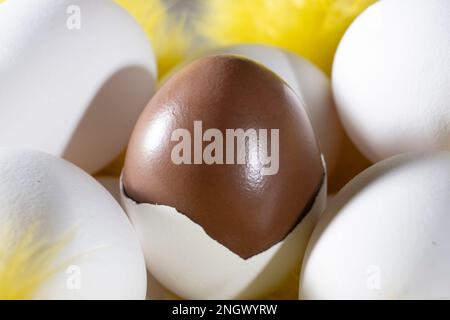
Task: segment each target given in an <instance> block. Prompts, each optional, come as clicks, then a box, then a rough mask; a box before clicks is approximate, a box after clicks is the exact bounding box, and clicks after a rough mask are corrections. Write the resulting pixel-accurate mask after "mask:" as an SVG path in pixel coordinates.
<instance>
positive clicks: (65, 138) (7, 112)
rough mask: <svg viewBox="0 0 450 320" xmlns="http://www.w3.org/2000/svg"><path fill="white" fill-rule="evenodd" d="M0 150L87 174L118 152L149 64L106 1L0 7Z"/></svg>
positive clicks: (143, 41)
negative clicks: (34, 153) (29, 152)
mask: <svg viewBox="0 0 450 320" xmlns="http://www.w3.org/2000/svg"><path fill="white" fill-rule="evenodd" d="M0 43H1V50H0V83H1V88H2V89H1V90H0V146H2V147H19V148H30V149H37V150H41V151H45V152H48V153H51V154H54V155H57V156H62V157H64V158H65V159H67V160H69V161H71V162H73V163H75V164H76V165H78V166H79V167H81V168H83V169H84V170H86V171H88V172H90V173H93V172H96V171H98V170H99V169H101V168H103V167H104V166H105V165H107V164H108V163H110V162H111V161H112V160H114V159H115V157H116V156H117V155H118V154H119V153H120V152H121V151H123V150H124V149H125V147H126V145H127V142H128V140H129V137H130V134H131V131H132V129H133V126H134V123H135V122H136V120H137V118H138V116H139V114H140V113H141V111H142V110H143V108H144V107H145V105H146V104H147V102H148V101H149V100H150V97H151V96H152V93H153V91H154V87H155V78H156V66H155V58H154V55H153V52H152V49H151V46H150V44H149V42H148V40H147V38H146V35H145V34H144V32H143V31H142V30H141V29H140V28H139V27H138V25H137V23H135V21H134V20H133V18H132V17H131V16H129V15H128V14H127V13H126V12H125V11H124V10H123V9H122V8H120V7H119V6H118V5H116V4H114V3H113V1H109V0H97V1H90V0H13V1H7V2H5V3H2V4H1V5H0Z"/></svg>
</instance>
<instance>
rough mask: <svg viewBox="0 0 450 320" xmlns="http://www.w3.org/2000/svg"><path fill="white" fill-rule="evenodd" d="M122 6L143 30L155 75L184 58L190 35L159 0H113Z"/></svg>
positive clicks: (162, 73) (160, 73)
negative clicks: (155, 65)
mask: <svg viewBox="0 0 450 320" xmlns="http://www.w3.org/2000/svg"><path fill="white" fill-rule="evenodd" d="M115 1H116V3H118V4H119V5H121V6H122V7H123V8H125V9H126V10H127V11H128V12H129V13H130V14H131V15H132V16H133V17H134V18H135V19H136V21H137V22H138V23H139V24H140V25H141V27H142V28H143V29H144V31H145V32H146V33H147V35H148V37H149V39H150V41H151V43H152V45H153V49H154V51H155V54H156V58H157V64H158V75H159V77H160V78H161V77H163V76H164V75H165V74H167V73H168V72H169V71H170V70H171V69H172V68H173V67H175V66H176V65H177V64H178V63H180V62H182V61H183V60H185V58H186V56H187V54H188V51H189V49H190V36H189V35H188V33H187V32H186V31H185V29H184V25H185V24H184V21H183V19H181V20H177V21H175V18H174V17H172V16H170V15H169V14H168V12H167V8H166V6H165V5H164V4H163V2H162V1H161V0H115Z"/></svg>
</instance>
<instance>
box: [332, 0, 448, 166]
mask: <svg viewBox="0 0 450 320" xmlns="http://www.w3.org/2000/svg"><path fill="white" fill-rule="evenodd" d="M449 35H450V1H448V0H397V1H379V2H377V3H375V4H374V5H372V6H371V7H369V8H368V9H367V10H366V11H365V12H363V13H362V14H361V15H360V16H359V17H358V18H357V19H356V20H355V21H354V23H353V24H352V25H351V26H350V28H349V29H348V30H347V32H346V33H345V35H344V37H343V39H342V41H341V43H340V45H339V47H338V50H337V53H336V57H335V60H334V64H333V75H332V84H333V92H334V96H335V100H336V105H337V109H338V113H339V115H340V117H341V119H342V122H343V125H344V127H345V129H346V131H347V133H348V134H349V136H350V138H351V139H352V140H353V142H354V143H355V144H356V146H357V147H358V148H359V149H360V150H361V151H362V152H363V153H364V155H365V156H366V157H367V158H369V159H370V160H371V161H373V162H376V161H379V160H382V159H385V158H387V157H389V156H393V155H395V154H399V153H402V152H408V151H419V150H435V149H443V150H448V149H450V111H449V110H450V72H449V70H450V54H449V52H450V36H449Z"/></svg>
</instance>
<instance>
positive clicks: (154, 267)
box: [121, 157, 327, 299]
mask: <svg viewBox="0 0 450 320" xmlns="http://www.w3.org/2000/svg"><path fill="white" fill-rule="evenodd" d="M322 162H323V163H324V161H323V157H322ZM324 166H325V163H324ZM326 194H327V184H326V177H325V179H324V183H323V185H322V187H321V189H320V192H319V193H318V195H317V197H316V199H315V202H314V205H313V207H312V208H311V210H310V211H309V213H308V214H307V215H306V216H305V218H304V219H303V220H302V221H301V222H300V223H299V224H298V225H297V226H296V227H295V228H294V230H293V231H292V232H291V233H290V234H289V235H288V236H287V237H286V238H285V239H284V240H283V241H281V242H279V243H277V244H275V245H274V246H272V247H271V248H269V249H267V250H266V251H264V252H262V253H260V254H258V255H255V256H253V257H251V258H249V259H246V260H245V259H243V258H241V257H239V256H238V255H236V254H235V253H233V252H232V251H230V250H229V249H228V248H226V247H224V246H223V245H221V244H220V243H219V242H217V241H216V240H214V239H212V238H211V237H210V236H208V235H207V234H206V232H205V231H204V230H203V228H202V227H201V226H199V225H198V224H196V223H195V222H193V221H192V220H190V219H189V218H188V217H186V216H185V215H184V214H182V213H179V212H178V211H177V210H176V209H175V208H172V207H169V206H163V205H154V204H147V203H142V204H138V203H136V202H135V201H134V200H132V199H130V198H129V197H127V195H126V194H125V193H124V191H123V184H122V183H121V198H122V205H123V207H124V208H125V211H126V212H127V214H128V216H129V217H130V219H131V221H132V223H133V225H134V227H135V229H136V231H137V234H138V237H139V239H140V241H141V245H142V248H143V250H144V256H145V260H146V263H147V268H148V270H149V271H150V273H151V274H152V275H153V276H154V277H155V278H156V279H157V280H158V281H159V282H160V283H161V284H162V285H164V286H165V287H166V288H168V289H169V290H171V291H172V292H173V293H175V294H176V295H178V296H180V297H183V298H186V299H254V298H262V297H264V296H265V295H266V294H268V293H271V292H272V291H273V290H274V289H277V286H280V284H281V283H282V282H283V280H285V279H286V278H287V277H289V276H290V275H291V274H292V273H294V272H298V269H299V267H300V264H301V261H302V258H303V254H304V252H305V249H306V245H307V243H308V240H309V236H310V235H311V232H312V230H313V228H314V226H315V224H316V222H317V220H318V218H319V216H320V214H321V213H322V212H323V210H324V209H325V203H326Z"/></svg>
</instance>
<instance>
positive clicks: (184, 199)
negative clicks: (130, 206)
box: [123, 55, 324, 259]
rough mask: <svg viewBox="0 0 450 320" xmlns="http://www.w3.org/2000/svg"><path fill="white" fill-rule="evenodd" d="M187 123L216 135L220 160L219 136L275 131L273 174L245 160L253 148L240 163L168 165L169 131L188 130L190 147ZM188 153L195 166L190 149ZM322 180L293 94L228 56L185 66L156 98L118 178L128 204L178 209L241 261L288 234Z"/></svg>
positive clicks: (259, 70) (254, 151)
mask: <svg viewBox="0 0 450 320" xmlns="http://www.w3.org/2000/svg"><path fill="white" fill-rule="evenodd" d="M194 121H202V127H203V133H204V132H205V131H206V130H207V129H209V128H217V129H219V130H220V131H221V132H222V133H223V137H224V140H223V141H224V149H223V154H224V157H223V158H224V159H226V156H225V155H226V147H225V142H226V129H237V128H242V129H244V130H247V129H256V130H258V129H268V130H270V129H279V130H280V131H279V170H278V173H277V174H274V175H263V174H262V171H261V170H260V169H261V167H262V166H263V164H262V163H261V162H260V161H255V160H250V159H256V158H255V155H256V154H257V148H256V149H255V148H251V150H249V152H248V154H247V155H248V156H249V158H247V160H248V161H246V163H245V164H216V163H215V164H210V165H208V164H205V163H203V164H179V165H177V164H175V163H174V162H173V161H172V158H171V154H172V150H173V148H174V146H176V145H177V144H178V143H179V142H178V141H171V135H172V132H173V131H174V130H175V129H179V128H185V129H188V130H189V132H190V133H191V137H192V146H193V145H194V129H193V128H194ZM268 132H269V133H268V136H269V137H270V131H268ZM209 143H210V142H203V143H202V147H203V149H202V150H204V148H205V147H206V146H207V145H208V144H209ZM270 143H271V141H270V139H269V146H270ZM269 150H270V148H269ZM191 153H192V161H194V147H192V149H191ZM323 177H324V169H323V166H322V162H321V158H320V151H319V148H318V145H317V142H316V140H315V136H314V133H313V129H312V127H311V124H310V121H309V118H308V116H307V114H306V112H305V110H304V108H303V106H302V105H301V102H300V100H299V99H298V98H297V97H296V96H295V94H294V93H293V91H292V90H291V89H290V88H289V86H288V85H287V84H286V83H285V82H283V81H282V80H281V79H280V78H278V76H276V75H275V74H274V73H272V72H271V71H269V70H268V69H266V68H264V67H262V66H261V65H259V64H257V63H255V62H253V61H251V60H247V59H244V58H240V57H237V56H227V55H219V56H213V57H208V58H203V59H201V60H198V61H196V62H194V63H192V64H190V65H189V66H187V67H185V68H184V69H182V70H181V71H180V72H178V73H177V74H175V75H174V76H173V77H172V78H171V79H169V80H168V82H167V83H166V84H165V85H164V86H163V87H162V88H161V89H160V90H159V91H158V92H157V94H156V95H155V96H154V97H153V99H152V100H151V101H150V103H149V105H148V106H147V107H146V109H145V110H144V112H143V113H142V115H141V117H140V119H139V120H138V123H137V125H136V127H135V129H134V132H133V135H132V138H131V141H130V144H129V147H128V151H127V155H126V160H125V167H124V171H123V183H124V189H125V192H126V193H127V195H128V196H129V197H130V198H132V199H133V200H135V201H136V202H139V203H152V204H162V205H168V206H171V207H174V208H176V209H177V210H178V211H179V212H181V213H183V214H185V215H186V216H187V217H189V218H190V219H191V220H192V221H194V222H196V223H197V224H199V225H200V226H202V227H203V229H204V230H205V232H206V233H207V234H208V235H209V236H210V237H211V238H213V239H215V240H216V241H218V242H219V243H221V244H222V245H224V246H225V247H227V248H228V249H230V250H231V251H233V252H234V253H236V254H238V255H239V256H241V257H242V258H245V259H247V258H249V257H251V256H253V255H256V254H258V253H261V252H263V251H265V250H267V249H268V248H270V247H271V246H273V245H274V244H276V243H278V242H279V241H281V240H283V239H284V238H285V237H286V236H287V235H288V234H289V233H290V231H291V230H292V229H293V228H294V227H295V226H296V225H297V224H298V223H299V221H301V219H302V218H303V216H304V215H305V214H306V213H307V212H308V211H309V209H310V207H311V205H312V203H313V201H314V199H315V197H316V195H317V192H318V190H319V188H320V187H321V185H322V183H323ZM199 250H201V249H200V248H199Z"/></svg>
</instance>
